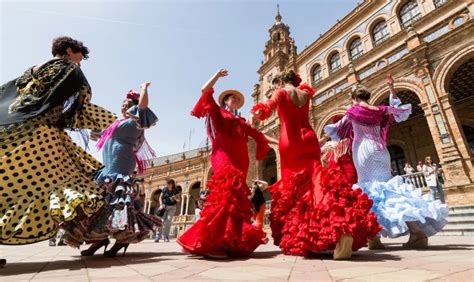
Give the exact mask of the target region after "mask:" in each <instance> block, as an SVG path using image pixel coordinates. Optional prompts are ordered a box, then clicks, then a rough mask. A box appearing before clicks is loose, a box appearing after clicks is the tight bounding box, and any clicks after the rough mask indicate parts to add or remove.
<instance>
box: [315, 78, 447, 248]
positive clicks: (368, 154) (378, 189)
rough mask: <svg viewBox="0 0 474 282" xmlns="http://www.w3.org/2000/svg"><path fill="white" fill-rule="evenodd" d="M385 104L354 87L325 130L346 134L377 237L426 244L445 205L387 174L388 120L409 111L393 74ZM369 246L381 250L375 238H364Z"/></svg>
mask: <svg viewBox="0 0 474 282" xmlns="http://www.w3.org/2000/svg"><path fill="white" fill-rule="evenodd" d="M387 84H388V87H389V89H390V106H373V105H371V104H370V103H369V102H368V101H369V99H370V96H371V94H370V92H368V90H367V89H366V88H364V87H362V86H358V87H357V88H356V89H355V90H354V91H353V92H352V105H353V106H352V107H351V108H350V109H349V110H348V111H347V113H346V115H345V116H344V117H343V118H342V119H341V120H340V121H338V122H337V123H335V124H332V125H327V126H326V127H325V128H324V130H325V132H326V134H327V135H328V137H330V138H331V139H332V140H336V141H337V140H339V139H341V138H351V141H352V154H353V160H354V164H355V167H356V170H357V177H358V183H357V185H356V187H360V188H362V190H363V191H364V192H365V193H367V194H368V195H369V197H370V198H371V199H372V200H373V201H374V205H373V207H372V211H373V212H374V213H375V214H376V215H377V218H378V222H379V224H380V225H382V227H383V229H382V231H381V232H380V235H381V236H384V237H390V238H396V237H400V236H403V235H406V234H410V237H409V239H408V242H407V243H405V244H403V246H404V247H405V248H427V247H428V236H433V235H434V234H436V233H437V232H438V231H440V230H441V229H442V228H443V226H444V225H445V224H446V222H447V221H446V217H447V215H448V209H447V207H446V205H443V204H441V203H440V202H439V201H431V200H428V199H424V198H423V197H422V196H421V190H419V189H418V190H414V188H413V186H412V185H410V184H405V183H403V179H402V178H401V177H400V176H395V177H393V178H392V175H391V173H390V171H391V169H390V154H389V153H388V150H387V135H388V129H389V126H390V123H391V122H393V121H396V122H401V121H404V120H406V119H408V117H409V116H410V114H411V105H409V104H406V105H402V103H401V101H400V99H399V98H398V97H397V95H396V92H395V89H394V87H393V78H392V77H391V76H390V75H389V76H388V77H387ZM369 248H370V249H381V248H384V245H383V244H382V243H381V241H380V238H379V237H376V238H374V239H373V240H371V241H369Z"/></svg>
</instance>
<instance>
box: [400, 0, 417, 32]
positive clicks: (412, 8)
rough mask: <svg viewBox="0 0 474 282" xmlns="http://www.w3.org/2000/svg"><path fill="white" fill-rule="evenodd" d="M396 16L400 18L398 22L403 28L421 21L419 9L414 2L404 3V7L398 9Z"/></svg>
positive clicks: (414, 0) (413, 0) (411, 0)
mask: <svg viewBox="0 0 474 282" xmlns="http://www.w3.org/2000/svg"><path fill="white" fill-rule="evenodd" d="M398 16H399V17H400V21H401V22H402V26H403V27H404V28H406V27H408V26H409V25H412V24H413V23H414V22H416V21H417V20H419V19H421V13H420V9H419V8H418V3H417V2H416V0H410V1H408V2H407V3H405V5H403V6H402V8H401V9H400V12H399V14H398Z"/></svg>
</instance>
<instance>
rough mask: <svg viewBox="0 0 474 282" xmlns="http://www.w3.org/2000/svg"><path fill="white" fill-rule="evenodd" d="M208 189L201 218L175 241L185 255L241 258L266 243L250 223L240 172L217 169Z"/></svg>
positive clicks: (248, 192) (247, 192)
mask: <svg viewBox="0 0 474 282" xmlns="http://www.w3.org/2000/svg"><path fill="white" fill-rule="evenodd" d="M208 187H209V191H210V193H209V196H207V198H206V205H205V207H204V209H203V210H202V212H201V218H200V219H199V220H198V221H197V222H196V223H195V224H194V225H193V226H191V227H190V228H189V229H188V230H187V231H186V232H185V233H184V234H183V235H182V236H181V237H179V239H178V243H179V244H180V245H181V246H183V248H184V249H185V250H186V251H187V252H190V253H192V254H196V255H203V256H208V255H209V256H213V255H215V254H222V253H225V254H227V255H228V256H231V257H242V256H248V255H250V254H251V253H252V252H253V251H254V250H255V249H256V248H257V247H258V246H259V245H261V244H265V243H266V241H267V238H266V235H265V233H264V232H263V231H262V230H259V229H258V228H256V226H253V225H252V224H251V222H250V218H251V217H252V205H251V203H250V201H249V199H248V196H249V195H250V190H249V188H248V187H247V184H246V183H245V178H244V175H243V174H242V173H241V172H240V171H238V170H236V169H235V168H232V167H227V168H226V169H223V170H220V171H218V172H216V173H215V174H214V175H213V176H212V177H211V179H210V180H209V181H208Z"/></svg>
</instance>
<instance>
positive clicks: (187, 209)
mask: <svg viewBox="0 0 474 282" xmlns="http://www.w3.org/2000/svg"><path fill="white" fill-rule="evenodd" d="M188 211H189V195H186V211H185V212H184V214H185V215H188Z"/></svg>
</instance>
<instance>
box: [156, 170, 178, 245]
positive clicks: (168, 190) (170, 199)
mask: <svg viewBox="0 0 474 282" xmlns="http://www.w3.org/2000/svg"><path fill="white" fill-rule="evenodd" d="M167 184H168V186H166V187H165V188H163V191H162V192H161V195H160V208H159V211H163V210H164V213H163V216H162V218H163V226H162V228H161V229H160V231H159V232H158V234H157V235H156V238H155V242H156V243H158V242H159V241H160V239H161V238H163V241H165V242H169V241H170V238H169V235H170V229H171V222H172V221H173V216H174V214H175V212H176V205H177V204H178V203H179V202H180V201H181V192H182V189H180V188H181V187H180V186H176V183H175V181H174V180H173V179H170V180H168V183H167Z"/></svg>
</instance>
